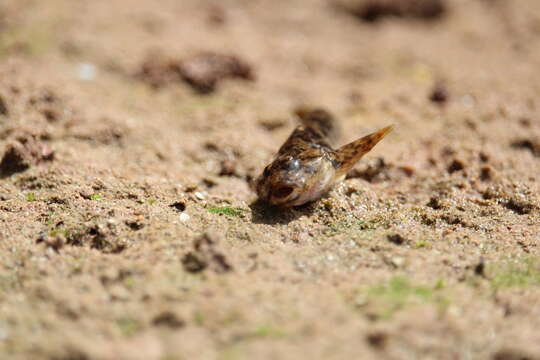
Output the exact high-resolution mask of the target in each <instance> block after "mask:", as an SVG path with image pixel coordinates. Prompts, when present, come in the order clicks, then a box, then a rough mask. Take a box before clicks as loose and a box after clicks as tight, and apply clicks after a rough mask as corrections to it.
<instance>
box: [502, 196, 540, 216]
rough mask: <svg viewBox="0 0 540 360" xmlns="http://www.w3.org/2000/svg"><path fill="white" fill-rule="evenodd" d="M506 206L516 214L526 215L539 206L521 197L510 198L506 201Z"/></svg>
mask: <svg viewBox="0 0 540 360" xmlns="http://www.w3.org/2000/svg"><path fill="white" fill-rule="evenodd" d="M504 207H505V208H507V209H509V210H512V211H513V212H515V213H516V214H519V215H526V214H530V213H531V212H533V211H534V210H536V209H537V208H538V207H537V206H536V205H534V204H532V203H530V202H528V201H525V200H520V199H510V200H508V201H507V202H505V203H504Z"/></svg>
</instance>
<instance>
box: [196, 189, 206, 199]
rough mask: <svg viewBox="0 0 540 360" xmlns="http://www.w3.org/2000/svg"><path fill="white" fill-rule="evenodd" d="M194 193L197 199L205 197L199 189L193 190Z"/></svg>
mask: <svg viewBox="0 0 540 360" xmlns="http://www.w3.org/2000/svg"><path fill="white" fill-rule="evenodd" d="M194 195H195V197H196V198H197V199H199V200H204V198H205V196H204V194H203V193H202V192H200V191H197V192H195V194H194Z"/></svg>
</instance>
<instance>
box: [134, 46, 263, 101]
mask: <svg viewBox="0 0 540 360" xmlns="http://www.w3.org/2000/svg"><path fill="white" fill-rule="evenodd" d="M137 77H138V78H139V79H141V80H143V81H145V82H147V83H148V84H150V85H151V86H152V87H154V88H161V87H164V86H167V85H169V84H172V83H175V82H180V81H184V82H186V83H187V84H189V85H190V86H191V87H192V88H193V89H194V90H196V91H197V92H198V93H201V94H208V93H211V92H213V91H214V90H215V89H216V87H217V85H218V83H219V82H220V81H221V80H224V79H227V78H237V79H243V80H254V78H255V77H254V75H253V70H252V68H251V66H250V65H249V64H247V63H246V62H245V61H243V60H241V59H240V58H238V57H236V56H234V55H224V54H216V53H210V52H207V53H201V54H198V55H194V56H192V57H188V58H186V59H183V60H178V59H163V58H160V57H159V56H158V57H155V56H152V57H150V58H149V59H148V60H146V61H145V62H144V63H143V64H142V66H141V69H140V71H139V72H138V74H137Z"/></svg>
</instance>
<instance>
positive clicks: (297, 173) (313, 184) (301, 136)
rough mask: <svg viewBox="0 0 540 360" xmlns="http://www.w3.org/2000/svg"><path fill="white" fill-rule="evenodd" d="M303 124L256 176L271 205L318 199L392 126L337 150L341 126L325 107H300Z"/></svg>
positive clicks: (260, 191) (258, 188)
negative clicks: (339, 126) (335, 140)
mask: <svg viewBox="0 0 540 360" xmlns="http://www.w3.org/2000/svg"><path fill="white" fill-rule="evenodd" d="M296 115H297V116H298V117H299V118H300V125H299V126H298V127H296V129H294V131H293V132H292V134H291V135H290V136H289V138H288V139H287V140H286V141H285V143H284V144H283V145H282V146H281V148H280V149H279V150H278V153H277V155H276V157H275V158H274V160H273V161H272V162H271V163H270V164H269V165H268V166H266V167H265V169H264V171H263V173H262V174H261V175H260V176H259V177H258V178H257V180H256V182H255V187H256V191H257V195H258V196H259V198H260V199H261V200H264V201H266V202H268V203H270V204H272V205H279V206H283V207H291V206H299V205H303V204H305V203H308V202H310V201H315V200H317V199H319V198H320V197H322V196H323V195H324V194H325V193H326V192H328V191H329V190H330V189H331V188H332V187H333V186H334V185H335V184H336V183H338V182H340V181H342V180H343V179H344V178H345V175H346V174H347V172H348V171H349V170H350V169H351V168H352V167H353V166H354V165H355V164H356V163H357V162H358V161H359V160H360V159H361V158H362V157H363V156H364V155H365V154H366V153H368V152H369V151H370V150H371V149H372V148H373V147H374V146H375V145H376V144H377V143H378V142H379V141H381V139H382V138H383V137H385V136H386V135H387V134H388V133H389V132H390V131H391V130H392V126H387V127H385V128H383V129H381V130H379V131H376V132H374V133H372V134H369V135H367V136H364V137H363V138H361V139H358V140H356V141H353V142H351V143H349V144H346V145H344V146H342V147H341V148H339V149H337V150H334V149H333V148H332V146H331V142H332V140H334V139H335V138H337V136H338V133H339V130H338V127H337V124H336V122H335V120H334V118H333V116H332V115H331V114H330V113H328V112H327V111H325V110H323V109H309V108H299V109H297V110H296Z"/></svg>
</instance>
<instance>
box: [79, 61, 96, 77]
mask: <svg viewBox="0 0 540 360" xmlns="http://www.w3.org/2000/svg"><path fill="white" fill-rule="evenodd" d="M96 75H97V68H96V66H95V65H94V64H89V63H82V64H79V66H78V67H77V76H78V78H79V79H80V80H83V81H91V80H94V79H95V77H96Z"/></svg>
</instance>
